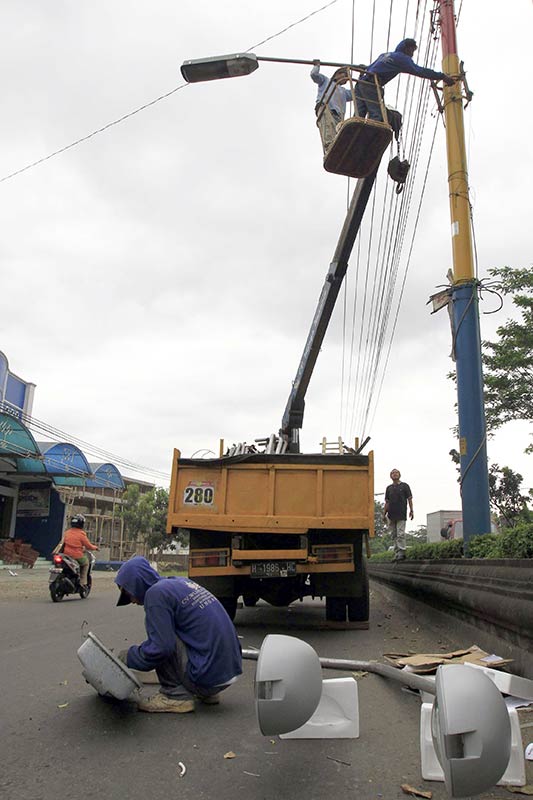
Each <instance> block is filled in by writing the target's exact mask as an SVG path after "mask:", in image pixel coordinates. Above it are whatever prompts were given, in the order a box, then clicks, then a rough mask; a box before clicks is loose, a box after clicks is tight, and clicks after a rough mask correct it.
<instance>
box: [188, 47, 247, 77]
mask: <svg viewBox="0 0 533 800" xmlns="http://www.w3.org/2000/svg"><path fill="white" fill-rule="evenodd" d="M258 66H259V64H258V63H257V56H255V55H254V54H253V53H233V54H232V55H229V56H212V57H211V58H198V59H195V60H194V61H184V62H183V64H182V65H181V74H182V75H183V77H184V78H185V80H186V81H187V83H200V82H201V81H216V80H219V79H220V78H236V77H238V76H239V75H249V74H250V73H251V72H254V71H255V70H256V69H257V68H258Z"/></svg>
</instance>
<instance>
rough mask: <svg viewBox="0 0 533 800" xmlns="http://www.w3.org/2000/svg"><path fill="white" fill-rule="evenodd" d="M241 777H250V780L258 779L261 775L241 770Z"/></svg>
mask: <svg viewBox="0 0 533 800" xmlns="http://www.w3.org/2000/svg"><path fill="white" fill-rule="evenodd" d="M243 775H251V776H252V778H260V777H261V775H258V774H257V772H246V770H245V769H243Z"/></svg>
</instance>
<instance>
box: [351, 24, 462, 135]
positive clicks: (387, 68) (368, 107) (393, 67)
mask: <svg viewBox="0 0 533 800" xmlns="http://www.w3.org/2000/svg"><path fill="white" fill-rule="evenodd" d="M416 49H417V44H416V42H415V40H414V39H403V41H401V42H400V44H399V45H398V46H397V48H396V50H394V51H393V52H391V53H382V54H381V55H380V56H378V57H377V58H376V60H375V61H373V62H372V64H370V66H368V67H367V68H366V71H365V72H364V73H363V74H362V75H361V77H360V79H359V80H358V82H357V85H356V87H355V102H356V105H357V113H358V115H359V116H360V117H366V115H367V114H368V116H369V117H370V119H374V120H377V121H378V122H383V121H384V120H383V114H382V112H381V104H380V98H379V96H378V88H377V86H376V80H377V82H378V84H379V86H380V87H381V94H382V96H383V87H384V86H385V85H386V84H387V83H389V81H392V80H393V78H395V77H396V76H397V75H399V74H400V73H406V74H408V75H416V77H417V78H428V79H429V80H432V81H440V80H442V81H444V83H445V84H446V86H451V85H452V84H453V83H455V80H454V78H452V76H451V75H446V73H445V72H436V71H435V70H433V69H429V68H427V67H421V66H419V65H418V64H415V62H414V61H413V56H414V54H415V50H416Z"/></svg>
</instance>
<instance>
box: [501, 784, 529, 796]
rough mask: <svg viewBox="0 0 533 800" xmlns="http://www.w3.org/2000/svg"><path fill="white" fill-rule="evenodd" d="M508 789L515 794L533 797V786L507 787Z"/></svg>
mask: <svg viewBox="0 0 533 800" xmlns="http://www.w3.org/2000/svg"><path fill="white" fill-rule="evenodd" d="M506 789H507V791H508V792H513V794H527V795H533V786H530V785H529V784H528V785H526V786H507V787H506Z"/></svg>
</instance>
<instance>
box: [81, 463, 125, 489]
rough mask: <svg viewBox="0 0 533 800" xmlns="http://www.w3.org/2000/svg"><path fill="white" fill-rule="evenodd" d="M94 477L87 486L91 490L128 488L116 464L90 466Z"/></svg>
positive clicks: (88, 481)
mask: <svg viewBox="0 0 533 800" xmlns="http://www.w3.org/2000/svg"><path fill="white" fill-rule="evenodd" d="M90 467H91V469H92V471H93V474H94V477H93V478H89V479H88V480H87V483H86V484H85V485H86V486H87V487H91V488H102V487H103V488H104V489H118V490H119V491H124V489H125V488H126V486H125V484H124V481H123V480H122V475H121V474H120V472H119V471H118V469H117V468H116V467H115V465H114V464H90Z"/></svg>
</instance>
